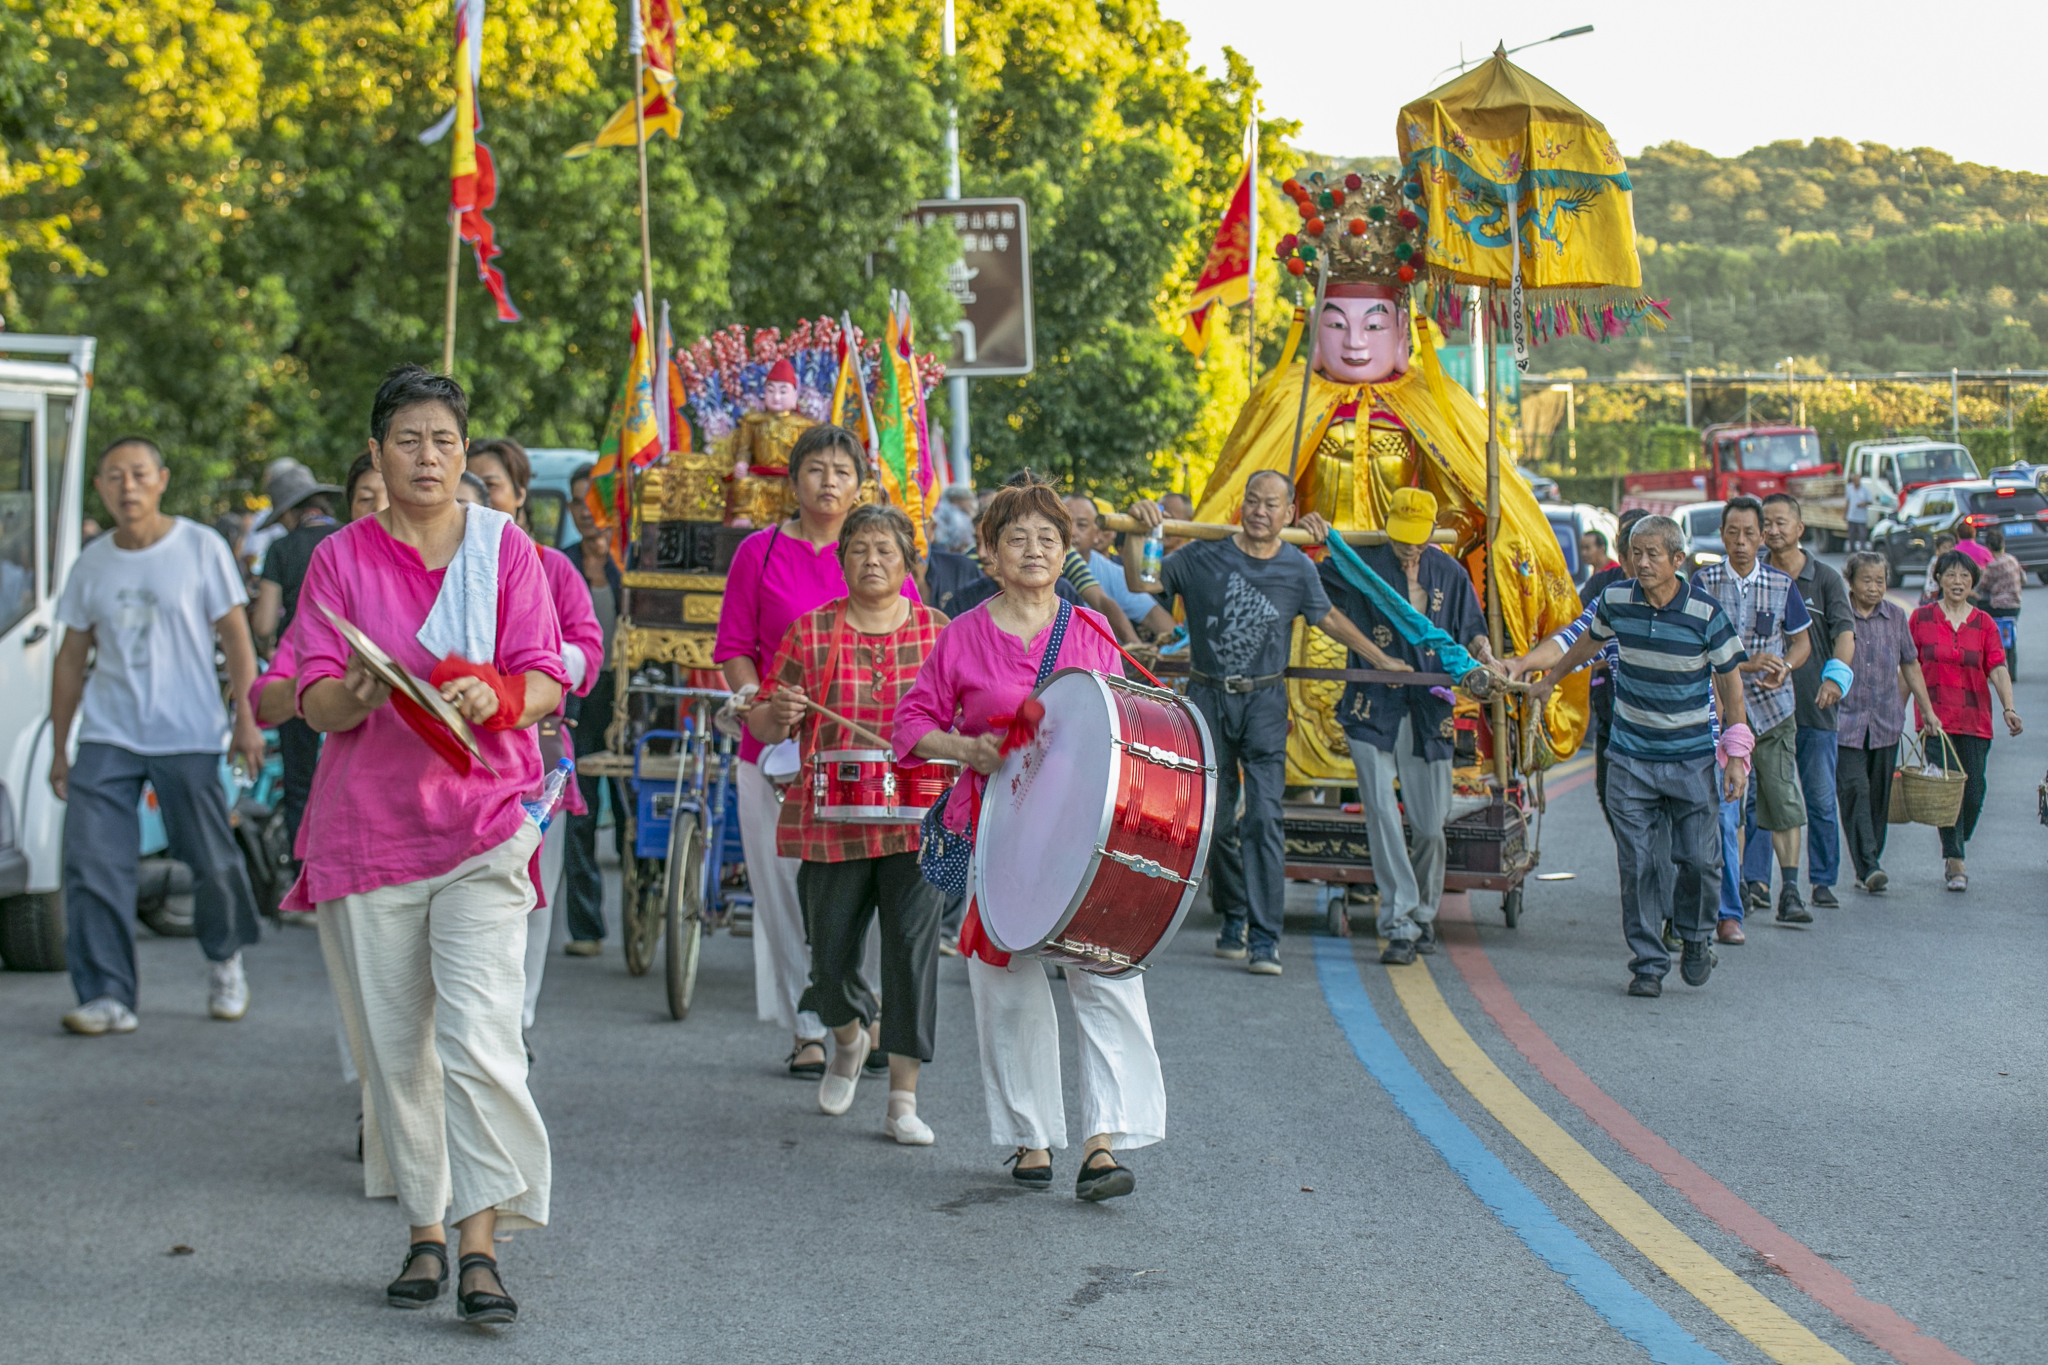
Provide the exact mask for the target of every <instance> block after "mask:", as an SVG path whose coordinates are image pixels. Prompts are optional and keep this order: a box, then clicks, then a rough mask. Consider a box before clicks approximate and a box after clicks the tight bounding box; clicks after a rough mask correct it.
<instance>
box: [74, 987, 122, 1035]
mask: <svg viewBox="0 0 2048 1365" xmlns="http://www.w3.org/2000/svg"><path fill="white" fill-rule="evenodd" d="M64 1027H65V1028H68V1029H70V1030H71V1031H72V1032H73V1033H83V1034H87V1035H89V1036H97V1035H99V1034H102V1033H133V1032H135V1011H134V1010H131V1009H129V1008H128V1007H127V1006H126V1005H124V1004H122V1003H121V1002H120V1001H118V1000H116V999H115V998H114V997H113V996H111V995H103V996H101V997H100V998H99V999H97V1000H89V1001H87V1002H86V1003H85V1004H83V1005H80V1006H79V1007H78V1008H77V1009H75V1010H73V1011H71V1013H69V1014H67V1015H65V1016H64Z"/></svg>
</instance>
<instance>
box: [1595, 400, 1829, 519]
mask: <svg viewBox="0 0 2048 1365" xmlns="http://www.w3.org/2000/svg"><path fill="white" fill-rule="evenodd" d="M1840 473H1841V466H1839V465H1834V464H1829V463H1828V462H1827V458H1826V457H1825V456H1824V455H1822V454H1821V448H1820V433H1819V432H1817V431H1815V430H1814V429H1813V428H1812V427H1773V426H1744V425H1739V424H1737V423H1733V422H1724V423H1722V424H1720V425H1718V426H1711V427H1708V428H1707V429H1706V430H1705V431H1704V432H1702V433H1700V460H1699V467H1698V468H1696V469H1666V470H1659V471H1657V472H1656V473H1652V474H1630V475H1627V476H1625V477H1624V478H1623V479H1622V481H1621V486H1622V490H1623V491H1622V499H1621V506H1620V507H1617V508H1616V509H1615V511H1617V512H1625V511H1627V510H1628V509H1629V508H1631V507H1640V508H1642V509H1643V510H1644V511H1646V512H1655V513H1658V514H1659V515H1662V516H1667V517H1668V516H1672V515H1674V514H1675V513H1677V511H1678V510H1679V509H1680V508H1682V507H1684V506H1685V505H1686V504H1687V503H1691V502H1726V501H1727V500H1728V499H1729V498H1732V497H1735V496H1737V495H1738V494H1742V493H1747V494H1749V495H1750V496H1751V497H1755V498H1761V497H1764V496H1766V495H1767V494H1771V493H1777V492H1790V493H1794V494H1798V493H1799V492H1800V490H1798V489H1795V488H1793V487H1792V486H1791V485H1792V481H1793V480H1794V479H1798V480H1800V481H1802V482H1804V481H1805V480H1808V479H1814V478H1825V477H1828V476H1831V475H1839V474H1840ZM1834 492H1835V494H1836V499H1837V500H1838V501H1839V498H1840V493H1841V488H1840V484H1839V482H1837V484H1836V486H1835V489H1834ZM1801 503H1802V505H1803V504H1804V503H1805V497H1804V496H1803V495H1802V496H1801ZM1820 511H1821V509H1820V508H1812V509H1810V510H1809V514H1808V516H1807V518H1806V520H1807V524H1808V525H1815V524H1818V525H1822V526H1826V525H1827V524H1828V517H1827V516H1826V514H1825V513H1824V512H1823V513H1822V515H1821V517H1820V520H1819V521H1818V523H1816V521H1815V518H1814V516H1813V515H1812V513H1813V512H1820Z"/></svg>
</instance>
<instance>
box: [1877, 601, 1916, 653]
mask: <svg viewBox="0 0 2048 1365" xmlns="http://www.w3.org/2000/svg"><path fill="white" fill-rule="evenodd" d="M1884 605H1885V606H1888V607H1891V609H1892V610H1893V611H1896V612H1898V613H1899V617H1900V620H1899V629H1898V631H1897V632H1896V633H1897V635H1898V640H1899V665H1900V666H1901V667H1904V666H1905V665H1907V664H1917V663H1919V662H1920V649H1919V646H1917V645H1915V644H1914V643H1913V623H1912V621H1910V620H1908V619H1906V613H1905V612H1903V611H1900V609H1899V608H1898V607H1897V606H1896V605H1894V604H1892V603H1890V602H1887V603H1885V604H1884Z"/></svg>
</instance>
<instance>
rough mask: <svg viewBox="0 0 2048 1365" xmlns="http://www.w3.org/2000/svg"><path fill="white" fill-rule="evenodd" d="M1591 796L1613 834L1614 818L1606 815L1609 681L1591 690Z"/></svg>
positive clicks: (1610, 714) (1611, 702)
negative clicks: (1597, 803)
mask: <svg viewBox="0 0 2048 1365" xmlns="http://www.w3.org/2000/svg"><path fill="white" fill-rule="evenodd" d="M1591 728H1592V731H1593V796H1594V799H1595V800H1597V801H1599V803H1600V817H1601V818H1602V819H1603V820H1605V821H1606V822H1607V832H1608V833H1609V834H1612V833H1614V817H1613V816H1611V815H1609V814H1608V813H1607V736H1608V732H1609V731H1611V730H1612V729H1613V728H1614V683H1613V681H1612V680H1611V679H1610V680H1609V681H1607V682H1603V683H1601V684H1600V685H1599V686H1598V687H1596V688H1594V689H1593V724H1592V727H1591Z"/></svg>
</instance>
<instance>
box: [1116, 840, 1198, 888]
mask: <svg viewBox="0 0 2048 1365" xmlns="http://www.w3.org/2000/svg"><path fill="white" fill-rule="evenodd" d="M1095 851H1096V852H1097V853H1099V854H1101V855H1102V856H1103V857H1105V858H1108V859H1110V860H1112V861H1114V862H1119V863H1122V864H1123V865H1124V866H1125V867H1128V868H1129V869H1131V871H1133V872H1136V873H1139V874H1141V875H1143V876H1147V877H1151V878H1153V879H1154V880H1156V881H1162V882H1179V883H1180V884H1181V885H1182V886H1199V885H1201V881H1202V879H1201V878H1200V877H1183V876H1181V875H1180V874H1179V873H1178V872H1175V871H1174V870H1173V869H1172V868H1170V867H1162V866H1161V865H1160V864H1158V863H1155V862H1153V861H1152V860H1151V859H1150V858H1140V857H1139V856H1138V855H1137V854H1135V853H1119V852H1117V851H1116V850H1115V849H1113V848H1105V847H1103V846H1102V845H1101V844H1097V845H1096V846H1095Z"/></svg>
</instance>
